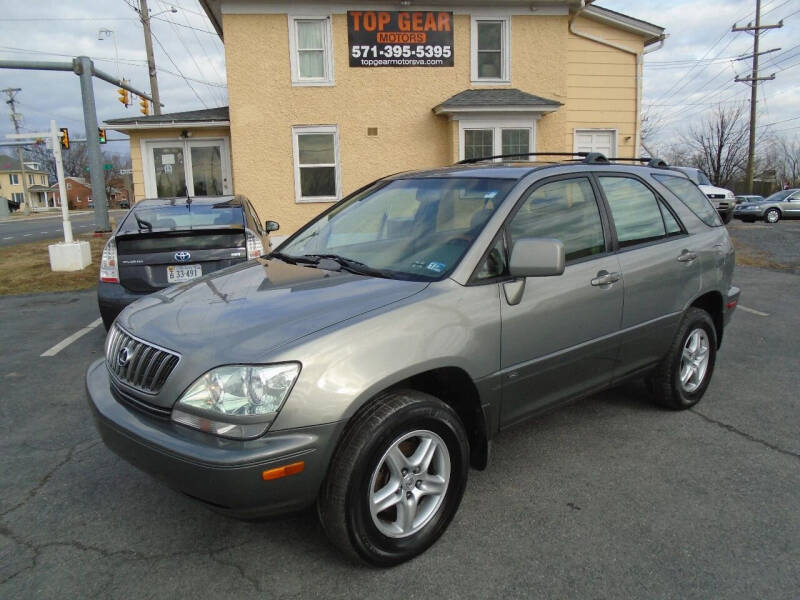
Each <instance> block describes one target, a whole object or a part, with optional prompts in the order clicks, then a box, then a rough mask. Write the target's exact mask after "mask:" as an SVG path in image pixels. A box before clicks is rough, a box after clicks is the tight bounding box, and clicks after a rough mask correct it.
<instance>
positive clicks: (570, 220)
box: [509, 178, 605, 260]
mask: <svg viewBox="0 0 800 600" xmlns="http://www.w3.org/2000/svg"><path fill="white" fill-rule="evenodd" d="M509 231H510V233H511V239H512V244H513V242H514V241H516V240H518V239H519V238H525V237H533V238H555V239H558V240H561V242H562V243H563V244H564V252H565V255H566V259H567V260H575V259H577V258H582V257H584V256H590V255H592V254H600V253H602V252H604V251H605V238H604V236H603V225H602V222H601V221H600V211H599V209H598V208H597V200H596V199H595V197H594V192H593V191H592V186H591V184H590V183H589V180H588V179H585V178H580V179H565V180H562V181H554V182H552V183H547V184H545V185H543V186H541V187H539V188H536V189H535V190H534V191H533V193H531V195H530V196H528V198H527V199H526V200H525V202H524V204H523V205H522V206H521V207H520V209H519V212H518V213H517V214H516V215H515V216H514V219H513V220H512V221H511V223H510V225H509Z"/></svg>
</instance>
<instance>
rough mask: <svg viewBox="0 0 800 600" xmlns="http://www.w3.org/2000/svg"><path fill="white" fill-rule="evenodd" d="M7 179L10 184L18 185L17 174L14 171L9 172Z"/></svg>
mask: <svg viewBox="0 0 800 600" xmlns="http://www.w3.org/2000/svg"><path fill="white" fill-rule="evenodd" d="M8 180H9V182H10V183H11V185H19V175H17V174H16V173H9V174H8Z"/></svg>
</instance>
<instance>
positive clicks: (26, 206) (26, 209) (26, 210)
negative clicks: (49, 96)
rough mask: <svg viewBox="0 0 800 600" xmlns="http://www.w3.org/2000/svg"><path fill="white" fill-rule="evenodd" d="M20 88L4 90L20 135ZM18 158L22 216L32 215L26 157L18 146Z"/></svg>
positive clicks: (14, 123)
mask: <svg viewBox="0 0 800 600" xmlns="http://www.w3.org/2000/svg"><path fill="white" fill-rule="evenodd" d="M21 91H22V90H21V89H20V88H6V89H4V90H2V92H3V93H4V94H6V95H7V96H8V100H6V104H8V105H9V106H10V107H11V123H12V124H13V125H14V133H19V122H20V119H22V115H21V114H19V113H18V112H17V109H16V106H15V105H16V102H17V101H16V99H15V98H14V97H15V96H16V95H17V92H21ZM17 158H18V159H19V168H20V170H21V171H22V173H21V175H20V177H22V214H24V215H29V214H31V205H30V201H29V196H28V178H27V177H26V176H25V175H26V173H25V157H24V156H23V154H22V146H17Z"/></svg>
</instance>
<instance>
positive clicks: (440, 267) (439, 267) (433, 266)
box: [425, 262, 447, 273]
mask: <svg viewBox="0 0 800 600" xmlns="http://www.w3.org/2000/svg"><path fill="white" fill-rule="evenodd" d="M446 267H447V265H446V264H444V263H440V262H430V263H428V266H427V267H425V268H426V269H428V270H429V271H435V272H436V273H441V272H442V271H444V270H445V268H446Z"/></svg>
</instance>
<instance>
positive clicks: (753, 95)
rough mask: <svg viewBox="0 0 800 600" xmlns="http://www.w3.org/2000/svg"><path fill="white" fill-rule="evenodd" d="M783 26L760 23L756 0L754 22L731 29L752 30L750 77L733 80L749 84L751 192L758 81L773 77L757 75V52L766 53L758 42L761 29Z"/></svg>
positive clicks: (748, 157) (748, 187)
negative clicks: (751, 68)
mask: <svg viewBox="0 0 800 600" xmlns="http://www.w3.org/2000/svg"><path fill="white" fill-rule="evenodd" d="M779 27H783V21H780V22H779V23H778V24H777V25H762V24H761V0H756V23H755V25H753V23H748V24H747V26H746V27H737V26H736V25H734V26H733V28H732V29H731V31H734V32H736V31H752V32H753V72H752V74H751V75H750V77H738V76H737V77H736V78H735V79H734V81H737V82H745V83H749V84H750V144H749V146H748V149H747V180H746V184H747V193H748V194H752V193H753V176H754V174H755V168H756V166H755V162H756V105H757V103H758V82H759V81H770V80H772V79H775V73H773V74H772V75H770V76H769V77H759V76H758V56H759V54H766V52H761V53H759V51H758V42H759V38H760V37H761V31H762V30H763V29H777V28H779Z"/></svg>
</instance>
